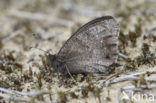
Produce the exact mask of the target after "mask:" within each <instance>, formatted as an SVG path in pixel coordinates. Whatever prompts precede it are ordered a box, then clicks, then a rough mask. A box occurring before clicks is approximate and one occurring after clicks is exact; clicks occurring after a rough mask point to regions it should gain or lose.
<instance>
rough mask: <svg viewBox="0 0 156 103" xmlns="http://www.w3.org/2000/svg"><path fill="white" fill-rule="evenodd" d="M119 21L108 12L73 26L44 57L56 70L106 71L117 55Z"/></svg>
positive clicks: (107, 71)
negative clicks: (55, 50)
mask: <svg viewBox="0 0 156 103" xmlns="http://www.w3.org/2000/svg"><path fill="white" fill-rule="evenodd" d="M118 34H119V25H118V23H117V22H116V20H115V19H114V18H113V17H111V16H104V17H101V18H97V19H94V20H92V21H90V22H88V23H87V24H85V25H84V26H82V27H81V28H80V29H78V30H77V32H75V33H74V34H73V35H72V36H71V37H70V38H69V39H68V40H67V42H66V43H65V44H64V46H63V47H62V48H61V49H60V51H59V52H58V54H56V55H51V54H50V55H48V56H47V59H48V61H49V62H50V64H51V67H53V68H54V69H55V70H56V71H57V72H61V73H64V74H66V73H67V72H68V71H69V72H70V73H89V72H93V73H101V72H102V73H105V74H108V73H109V66H110V65H112V64H113V63H115V62H116V61H117V58H118Z"/></svg>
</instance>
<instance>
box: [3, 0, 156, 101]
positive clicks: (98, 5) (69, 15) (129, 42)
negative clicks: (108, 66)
mask: <svg viewBox="0 0 156 103" xmlns="http://www.w3.org/2000/svg"><path fill="white" fill-rule="evenodd" d="M155 7H156V1H154V0H137V1H136V0H103V1H102V0H14V1H12V0H0V87H2V88H6V89H9V90H16V91H21V92H29V91H39V90H49V91H51V93H52V102H54V101H55V102H59V101H60V100H62V101H61V102H62V103H66V102H71V103H100V101H99V100H98V98H100V99H101V103H116V102H117V90H118V89H119V88H121V87H123V86H128V85H133V83H132V81H126V82H122V83H116V84H112V85H110V86H108V87H107V86H105V85H104V84H103V87H102V88H100V92H99V91H98V90H97V88H96V87H94V89H95V90H93V91H89V90H82V89H78V88H80V87H81V88H82V87H84V88H89V86H87V85H89V83H90V82H95V84H96V83H98V81H99V80H102V79H105V78H107V77H108V76H102V77H101V76H96V77H92V76H84V75H81V74H79V75H74V78H75V80H76V81H77V83H75V82H74V81H73V79H71V78H70V77H64V76H61V75H58V74H57V73H56V72H55V71H53V70H50V71H49V70H48V69H47V65H46V61H45V54H44V52H43V51H40V50H37V49H31V50H30V49H29V48H30V47H36V48H40V49H42V50H45V51H47V50H49V51H50V52H51V53H52V54H55V53H57V52H58V51H59V49H60V48H61V47H62V45H63V44H64V43H65V41H66V40H67V39H68V38H69V37H70V36H71V35H72V34H73V33H74V32H75V31H76V30H77V29H78V28H79V27H80V26H82V25H83V24H85V23H87V22H88V21H90V20H92V19H94V18H96V17H101V16H106V15H111V16H113V17H115V18H116V20H117V21H118V22H119V24H120V28H121V32H120V36H119V51H120V52H122V53H123V54H125V55H127V56H128V57H129V58H130V60H129V61H126V60H123V59H122V58H119V59H118V61H119V62H121V63H123V66H120V67H115V71H114V73H112V74H110V75H113V74H115V73H118V72H119V71H123V72H122V73H121V74H120V75H119V76H124V75H127V74H128V73H130V72H141V71H150V70H156V66H155V65H156V59H155V57H156V54H155V51H156V32H155V29H154V27H155V28H156V8H155ZM144 52H145V53H144ZM145 76H146V75H145ZM152 76H154V75H152ZM81 77H82V78H81ZM88 79H89V82H88V81H87V80H88ZM150 84H154V83H148V85H150ZM97 85H98V84H97ZM91 86H93V85H91ZM48 88H51V89H48ZM96 90H97V91H96ZM148 91H150V92H151V93H152V94H155V95H156V92H155V90H154V89H152V90H148ZM82 92H83V93H82ZM0 93H2V92H0ZM74 93H75V94H76V95H77V98H76V97H75V98H74V96H73V94H74ZM71 95H72V96H71ZM98 95H99V96H98ZM13 96H14V95H13ZM15 96H16V95H15ZM65 97H67V100H66V98H65ZM21 98H26V99H27V100H28V101H30V103H34V101H32V100H33V99H32V97H26V96H22V97H21ZM34 100H35V103H38V102H39V101H43V103H48V102H49V103H50V102H51V100H50V96H49V95H43V96H38V97H36V98H35V99H34ZM155 101H156V100H155ZM155 101H149V100H145V99H143V100H141V101H130V100H122V101H121V103H155ZM8 102H10V103H14V101H8V100H7V99H5V98H1V97H0V103H8ZM19 103H20V102H19Z"/></svg>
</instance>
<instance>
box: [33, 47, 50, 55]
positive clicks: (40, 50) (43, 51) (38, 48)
mask: <svg viewBox="0 0 156 103" xmlns="http://www.w3.org/2000/svg"><path fill="white" fill-rule="evenodd" d="M32 48H33V49H37V50H40V51H43V52H45V53H46V54H49V52H48V51H45V50H42V49H40V48H36V47H30V49H32Z"/></svg>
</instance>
